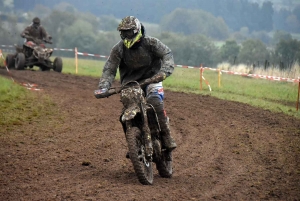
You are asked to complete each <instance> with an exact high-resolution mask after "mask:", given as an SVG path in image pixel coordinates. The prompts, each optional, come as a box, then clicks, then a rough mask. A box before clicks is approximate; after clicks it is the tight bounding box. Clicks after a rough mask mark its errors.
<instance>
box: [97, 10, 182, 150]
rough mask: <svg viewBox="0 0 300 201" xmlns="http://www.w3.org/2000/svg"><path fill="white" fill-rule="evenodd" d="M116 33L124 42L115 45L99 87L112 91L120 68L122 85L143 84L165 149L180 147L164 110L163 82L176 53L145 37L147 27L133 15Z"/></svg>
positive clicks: (172, 66) (125, 19) (152, 38)
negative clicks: (158, 125)
mask: <svg viewBox="0 0 300 201" xmlns="http://www.w3.org/2000/svg"><path fill="white" fill-rule="evenodd" d="M117 30H118V31H119V32H120V36H121V39H122V40H120V41H119V42H118V43H117V44H116V45H114V46H113V48H112V50H111V53H110V56H109V58H108V59H107V61H106V63H105V65H104V68H103V72H102V76H101V77H100V81H99V85H98V87H99V89H102V90H104V91H106V90H109V88H110V87H111V85H112V82H113V80H114V78H115V76H116V73H117V68H118V67H119V73H120V81H121V84H124V83H126V82H128V81H138V82H139V83H140V84H143V85H144V86H145V87H144V88H143V90H144V91H145V93H146V99H147V102H148V103H150V104H152V105H153V106H154V108H155V110H156V112H157V116H158V119H159V124H160V128H161V137H162V143H163V146H164V147H165V148H166V149H168V150H169V151H172V150H174V149H175V148H176V147H177V145H176V143H175V140H174V139H173V138H172V136H171V132H170V127H169V121H168V117H167V115H166V112H165V110H164V102H163V100H164V91H163V85H162V81H163V80H164V79H166V77H169V76H170V75H171V74H172V73H173V71H174V60H173V54H172V52H171V50H170V49H169V47H167V46H166V45H165V44H163V43H162V42H161V41H160V40H158V39H157V38H154V37H151V36H148V35H145V27H144V26H143V25H142V24H141V23H140V21H139V20H138V19H137V18H136V17H134V16H127V17H125V18H123V19H122V21H121V23H120V24H119V26H118V28H117Z"/></svg>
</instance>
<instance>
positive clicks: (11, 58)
mask: <svg viewBox="0 0 300 201" xmlns="http://www.w3.org/2000/svg"><path fill="white" fill-rule="evenodd" d="M5 63H6V66H7V68H8V69H13V68H14V66H15V60H14V55H13V54H8V55H6V58H5Z"/></svg>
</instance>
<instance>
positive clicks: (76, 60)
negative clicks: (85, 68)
mask: <svg viewBox="0 0 300 201" xmlns="http://www.w3.org/2000/svg"><path fill="white" fill-rule="evenodd" d="M75 68H76V69H75V72H76V74H77V73H78V59H77V47H75Z"/></svg>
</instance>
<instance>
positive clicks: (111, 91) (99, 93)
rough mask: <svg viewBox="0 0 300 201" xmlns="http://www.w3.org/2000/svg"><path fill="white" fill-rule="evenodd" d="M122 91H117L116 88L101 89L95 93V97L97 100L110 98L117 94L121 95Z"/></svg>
mask: <svg viewBox="0 0 300 201" xmlns="http://www.w3.org/2000/svg"><path fill="white" fill-rule="evenodd" d="M120 91H121V90H117V89H115V88H110V89H107V88H101V89H97V90H95V91H94V96H95V97H96V98H98V99H99V98H108V97H109V96H111V95H113V94H117V93H119V92H120Z"/></svg>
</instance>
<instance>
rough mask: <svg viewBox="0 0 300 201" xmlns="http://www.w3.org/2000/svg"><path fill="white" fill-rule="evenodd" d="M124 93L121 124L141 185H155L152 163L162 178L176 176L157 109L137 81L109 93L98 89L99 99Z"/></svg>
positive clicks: (122, 96) (97, 96)
mask: <svg viewBox="0 0 300 201" xmlns="http://www.w3.org/2000/svg"><path fill="white" fill-rule="evenodd" d="M117 93H120V94H121V102H122V103H123V106H124V107H123V111H122V114H121V116H120V122H121V124H122V126H123V131H124V133H125V136H126V141H127V145H128V149H129V152H128V153H129V158H130V160H131V162H132V164H133V167H134V171H135V173H136V175H137V178H138V180H139V182H140V183H141V184H144V185H152V184H153V168H152V162H154V163H155V164H156V169H157V170H158V173H159V175H160V176H161V177H165V178H170V177H171V176H172V173H173V170H172V152H170V151H167V150H166V149H165V148H164V147H163V146H162V141H161V135H160V125H159V122H158V118H157V114H156V111H155V109H154V107H153V106H152V105H151V104H149V103H147V102H146V99H145V93H144V91H143V90H142V88H141V85H140V84H139V83H138V82H136V81H130V82H128V83H126V84H124V85H122V86H121V87H119V88H110V89H109V90H108V91H103V90H102V89H99V90H95V91H94V95H95V97H96V98H105V97H109V96H111V95H113V94H117Z"/></svg>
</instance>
